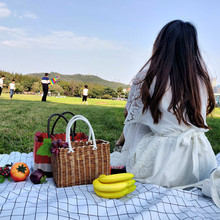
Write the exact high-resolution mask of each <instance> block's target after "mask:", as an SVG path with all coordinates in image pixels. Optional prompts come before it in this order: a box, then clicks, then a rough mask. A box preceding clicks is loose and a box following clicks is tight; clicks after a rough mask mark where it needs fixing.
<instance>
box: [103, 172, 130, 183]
mask: <svg viewBox="0 0 220 220" xmlns="http://www.w3.org/2000/svg"><path fill="white" fill-rule="evenodd" d="M133 177H134V174H132V173H117V174H112V175H104V174H103V175H100V176H99V181H100V182H102V183H114V182H121V181H127V180H130V179H132V178H133Z"/></svg>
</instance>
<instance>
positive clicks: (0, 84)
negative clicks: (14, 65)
mask: <svg viewBox="0 0 220 220" xmlns="http://www.w3.org/2000/svg"><path fill="white" fill-rule="evenodd" d="M4 79H5V76H4V75H2V77H1V79H0V96H1V94H2V90H3V86H6V85H5V84H4Z"/></svg>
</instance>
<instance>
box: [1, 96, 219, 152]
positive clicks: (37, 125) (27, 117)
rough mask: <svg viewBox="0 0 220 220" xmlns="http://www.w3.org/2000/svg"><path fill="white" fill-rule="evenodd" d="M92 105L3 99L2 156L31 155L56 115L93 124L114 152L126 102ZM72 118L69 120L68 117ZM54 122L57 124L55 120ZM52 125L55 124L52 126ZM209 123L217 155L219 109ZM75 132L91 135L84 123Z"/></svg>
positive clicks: (78, 101)
mask: <svg viewBox="0 0 220 220" xmlns="http://www.w3.org/2000/svg"><path fill="white" fill-rule="evenodd" d="M88 102H89V105H81V98H72V97H66V98H56V97H48V101H47V102H41V97H40V96H34V95H15V96H14V97H13V99H12V100H10V99H9V94H3V95H2V97H1V98H0V154H3V153H7V154H9V153H10V152H12V151H20V152H31V151H32V150H33V143H34V134H35V133H36V132H37V131H41V132H46V131H47V119H48V117H49V116H50V115H51V114H53V113H61V112H64V111H71V112H73V113H74V114H80V115H83V116H85V117H86V118H88V120H89V121H90V123H91V125H92V127H93V129H94V132H95V135H96V138H97V139H98V138H101V139H104V140H108V141H109V142H110V144H111V149H113V147H114V144H115V141H116V140H117V139H118V138H119V136H120V134H121V131H122V129H123V122H124V116H123V112H124V107H125V104H126V102H125V101H117V100H114V101H113V100H103V99H89V100H88ZM68 118H70V116H68ZM53 121H54V120H53ZM53 121H52V122H53ZM207 122H208V124H209V126H210V127H212V130H210V131H209V132H207V137H208V139H209V141H210V142H211V145H212V147H213V149H214V151H215V153H218V152H220V141H219V137H220V109H215V111H214V113H213V116H210V117H208V119H207ZM65 128H66V123H65V122H64V121H63V120H60V122H59V123H58V124H57V127H56V129H55V132H56V133H61V132H64V131H65ZM76 132H85V133H88V128H87V126H86V124H84V122H82V121H79V122H77V128H76Z"/></svg>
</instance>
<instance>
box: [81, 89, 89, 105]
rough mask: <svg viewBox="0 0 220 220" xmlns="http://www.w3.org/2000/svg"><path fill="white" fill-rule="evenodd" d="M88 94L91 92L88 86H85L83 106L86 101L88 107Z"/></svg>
mask: <svg viewBox="0 0 220 220" xmlns="http://www.w3.org/2000/svg"><path fill="white" fill-rule="evenodd" d="M88 92H89V90H88V86H87V85H85V86H84V89H83V92H82V94H83V98H82V104H83V102H84V101H85V102H86V105H88V102H87V97H88Z"/></svg>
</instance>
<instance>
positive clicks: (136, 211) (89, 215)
mask: <svg viewBox="0 0 220 220" xmlns="http://www.w3.org/2000/svg"><path fill="white" fill-rule="evenodd" d="M216 157H217V160H218V163H219V164H220V154H218V155H217V156H216ZM18 161H22V162H24V163H26V164H27V165H28V166H29V168H30V171H33V153H29V154H25V153H19V152H12V153H11V154H10V155H8V154H3V155H0V166H4V165H5V164H7V163H11V162H13V163H15V162H18ZM136 185H137V189H136V190H135V191H134V192H133V193H131V194H128V195H127V196H125V197H123V198H120V199H104V198H100V197H98V196H97V195H96V194H95V193H94V191H93V186H92V185H91V184H90V185H81V186H72V187H66V188H56V186H55V184H54V181H53V179H52V178H48V182H47V183H46V184H38V185H34V184H32V182H31V181H30V179H29V178H28V179H27V181H23V182H14V181H11V182H10V181H8V180H6V181H5V182H4V183H2V184H0V220H11V219H13V220H20V219H24V220H32V219H35V220H44V219H45V220H67V219H83V220H84V219H85V220H86V219H91V220H93V219H100V220H105V219H111V220H114V219H120V220H123V219H147V220H150V219H152V220H157V219H161V220H166V219H194V220H198V219H202V220H203V219H206V220H207V219H213V220H218V219H220V209H219V208H217V206H216V205H215V204H214V203H213V202H212V200H211V199H210V198H208V197H205V196H203V195H202V193H201V191H200V190H198V189H197V188H193V189H192V190H190V191H186V190H179V189H178V190H177V189H166V188H164V187H159V186H156V185H152V184H141V183H136Z"/></svg>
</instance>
